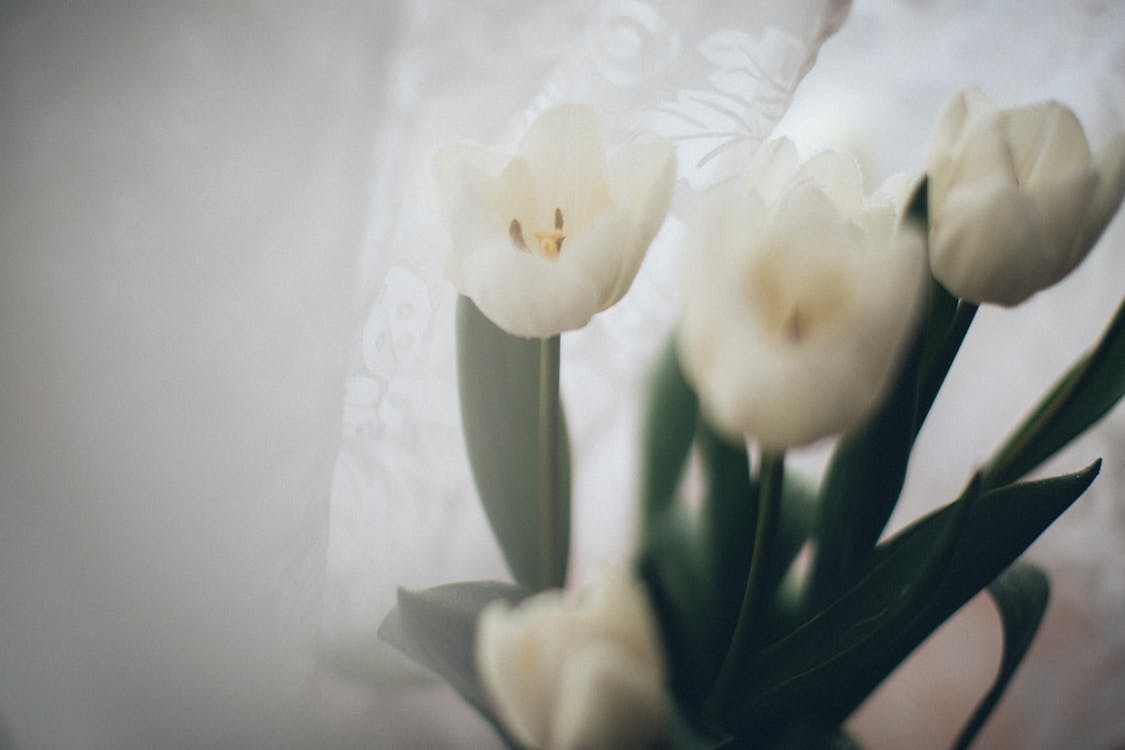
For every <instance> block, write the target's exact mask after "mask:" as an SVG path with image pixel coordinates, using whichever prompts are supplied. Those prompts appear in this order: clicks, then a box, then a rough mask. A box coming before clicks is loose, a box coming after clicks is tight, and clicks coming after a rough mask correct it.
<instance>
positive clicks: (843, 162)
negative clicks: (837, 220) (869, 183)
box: [798, 151, 863, 216]
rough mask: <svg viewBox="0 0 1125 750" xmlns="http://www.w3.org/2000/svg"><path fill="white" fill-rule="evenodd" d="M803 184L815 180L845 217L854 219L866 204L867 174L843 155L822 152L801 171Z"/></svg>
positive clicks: (849, 155)
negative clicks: (864, 187) (861, 206)
mask: <svg viewBox="0 0 1125 750" xmlns="http://www.w3.org/2000/svg"><path fill="white" fill-rule="evenodd" d="M798 175H799V179H800V180H811V181H812V183H813V184H814V185H816V186H817V187H819V188H820V189H821V190H822V191H823V192H824V194H825V195H827V196H828V197H829V198H830V199H832V204H833V205H834V206H836V210H837V211H838V212H839V213H840V215H841V216H853V215H854V214H855V213H856V212H857V211H859V208H860V204H861V203H862V200H863V173H862V171H861V170H860V168H859V162H857V161H856V160H855V157H854V156H852V155H851V154H847V153H844V152H843V151H821V152H820V153H819V154H816V155H815V156H813V157H812V158H810V159H809V160H808V161H807V162H805V163H804V164H803V165H802V166H801V168H800V170H799V171H798Z"/></svg>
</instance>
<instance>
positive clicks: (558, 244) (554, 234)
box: [531, 229, 566, 260]
mask: <svg viewBox="0 0 1125 750" xmlns="http://www.w3.org/2000/svg"><path fill="white" fill-rule="evenodd" d="M531 234H532V236H533V237H535V239H537V240H539V249H540V250H541V251H542V252H543V255H544V257H546V258H547V260H555V259H556V258H558V257H559V251H560V250H562V241H563V239H564V238H565V237H566V235H564V234H563V233H562V231H561V230H558V229H552V230H551V231H549V232H532V233H531Z"/></svg>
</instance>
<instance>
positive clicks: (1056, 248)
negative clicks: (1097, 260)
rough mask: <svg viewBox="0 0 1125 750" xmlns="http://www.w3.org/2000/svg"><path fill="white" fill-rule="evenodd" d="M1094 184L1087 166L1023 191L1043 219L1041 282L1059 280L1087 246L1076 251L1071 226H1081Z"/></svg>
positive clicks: (1096, 180) (1088, 248)
mask: <svg viewBox="0 0 1125 750" xmlns="http://www.w3.org/2000/svg"><path fill="white" fill-rule="evenodd" d="M1097 186H1098V175H1097V173H1096V172H1094V171H1093V170H1092V169H1091V170H1087V171H1085V172H1071V173H1069V174H1065V175H1060V176H1058V177H1056V178H1054V179H1052V180H1051V181H1049V182H1046V183H1045V184H1042V185H1040V186H1039V187H1037V188H1033V189H1030V190H1027V191H1026V193H1027V195H1028V197H1029V198H1031V200H1033V201H1035V205H1036V206H1037V207H1038V208H1039V215H1040V217H1042V221H1043V224H1042V226H1043V242H1044V244H1045V245H1046V249H1047V257H1046V260H1045V263H1044V268H1043V271H1042V274H1043V278H1044V279H1045V280H1046V282H1045V284H1044V286H1049V285H1051V284H1054V283H1055V282H1057V281H1060V280H1061V279H1062V278H1063V277H1064V276H1066V275H1067V274H1068V273H1070V272H1071V271H1072V270H1074V267H1075V266H1077V265H1078V264H1079V263H1080V262H1082V259H1083V258H1085V257H1086V253H1087V252H1088V251H1089V250H1090V247H1089V246H1088V245H1086V246H1083V247H1082V248H1081V251H1080V252H1076V251H1077V250H1078V246H1077V245H1075V236H1076V231H1075V230H1076V229H1077V228H1078V227H1080V226H1082V223H1083V221H1084V220H1085V217H1086V215H1087V213H1088V211H1089V205H1090V200H1091V199H1092V198H1093V195H1094V191H1095V190H1096V189H1097Z"/></svg>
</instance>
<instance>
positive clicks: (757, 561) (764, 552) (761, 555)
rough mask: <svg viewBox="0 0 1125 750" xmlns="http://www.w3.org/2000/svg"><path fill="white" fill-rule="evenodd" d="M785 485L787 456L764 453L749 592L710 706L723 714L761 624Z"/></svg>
mask: <svg viewBox="0 0 1125 750" xmlns="http://www.w3.org/2000/svg"><path fill="white" fill-rule="evenodd" d="M784 483H785V452H784V451H776V452H775V451H769V450H764V449H763V451H762V468H761V477H760V481H759V488H758V525H757V528H756V530H755V532H754V553H753V556H752V557H751V558H750V574H749V576H748V577H747V579H746V591H745V593H744V594H743V597H742V609H741V610H739V613H738V623H737V624H736V625H735V628H734V637H733V638H732V639H731V643H730V648H729V649H728V650H727V655H726V658H725V659H724V660H723V666H722V669H721V670H720V671H719V678H718V680H717V681H716V683H715V690H714V693H713V696H712V701H711V704H712V706H713V707H714V708H715V709H716V710H717V711H716V712H717V713H721V712H723V711H725V710H726V708H727V706H726V703H727V701H729V699H730V691H731V689H732V687H733V686H734V684H735V682H736V680H737V679H738V678H739V677H740V676H741V675H740V674H739V673H740V671H741V670H742V665H743V662H744V661H745V659H746V654H747V651H748V649H749V648H750V644H751V643H752V642H753V637H754V635H755V634H754V629H755V628H756V627H757V624H758V622H759V620H760V614H761V610H762V606H763V604H764V603H763V602H762V601H761V599H762V594H763V591H764V590H765V585H764V584H765V579H766V576H767V574H768V572H769V567H770V557H771V555H772V553H773V545H774V540H775V539H776V537H777V522H778V518H779V517H780V510H781V489H782V486H783V485H784Z"/></svg>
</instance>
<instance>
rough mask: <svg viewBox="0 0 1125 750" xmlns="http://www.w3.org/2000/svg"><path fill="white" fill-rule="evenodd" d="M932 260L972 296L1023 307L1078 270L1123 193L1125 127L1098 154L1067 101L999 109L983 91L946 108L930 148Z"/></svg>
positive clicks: (942, 275)
mask: <svg viewBox="0 0 1125 750" xmlns="http://www.w3.org/2000/svg"><path fill="white" fill-rule="evenodd" d="M926 171H927V173H928V174H929V178H930V183H929V187H930V193H929V202H930V207H929V211H930V233H931V234H930V264H931V266H932V268H933V273H934V276H936V277H937V278H938V280H940V281H941V282H942V284H944V285H945V286H946V288H947V289H949V290H950V291H951V292H953V293H954V294H956V295H957V296H959V297H961V298H963V299H967V300H971V301H973V302H993V303H997V304H1001V305H1016V304H1019V303H1020V302H1022V301H1024V300H1025V299H1027V298H1028V297H1030V296H1031V295H1032V294H1034V293H1035V292H1037V291H1039V290H1041V289H1045V288H1046V287H1048V286H1050V285H1052V284H1054V283H1055V282H1057V281H1059V280H1060V279H1062V278H1063V277H1064V276H1066V275H1067V274H1068V273H1070V272H1071V271H1072V270H1073V269H1074V268H1075V267H1076V266H1077V265H1078V264H1079V263H1081V262H1082V260H1083V259H1084V258H1085V257H1086V255H1087V253H1089V251H1090V249H1091V248H1092V247H1093V246H1094V243H1096V242H1097V240H1098V237H1099V236H1100V235H1101V233H1102V230H1103V229H1105V227H1106V225H1107V224H1108V223H1109V221H1110V219H1111V218H1113V214H1114V213H1115V212H1116V211H1117V208H1118V206H1119V205H1120V204H1121V199H1122V195H1123V194H1125V135H1119V136H1118V137H1117V138H1116V139H1114V140H1112V141H1110V143H1109V144H1108V145H1107V146H1106V147H1105V148H1104V149H1103V150H1102V151H1100V152H1099V153H1098V154H1097V155H1096V156H1093V157H1092V156H1091V154H1090V147H1089V144H1088V143H1087V141H1086V134H1085V133H1084V132H1083V129H1082V125H1081V124H1080V123H1079V122H1078V119H1077V118H1076V117H1075V116H1074V113H1073V112H1071V111H1070V110H1069V109H1067V108H1066V107H1063V106H1061V105H1059V104H1057V103H1055V102H1041V103H1038V104H1032V105H1029V106H1025V107H1019V108H1016V109H1009V110H999V109H997V108H996V106H995V105H993V103H992V102H991V101H989V99H988V98H987V97H986V96H985V95H984V94H982V93H981V92H980V90H979V89H975V88H970V89H966V90H964V91H961V92H959V93H958V94H956V95H955V96H954V97H953V98H952V99H951V100H950V101H949V102H948V103H947V104H946V106H945V108H944V109H943V110H942V113H941V115H940V116H939V119H938V124H937V128H936V130H935V132H934V135H933V137H932V138H931V140H930V145H929V149H928V153H927V156H926Z"/></svg>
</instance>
